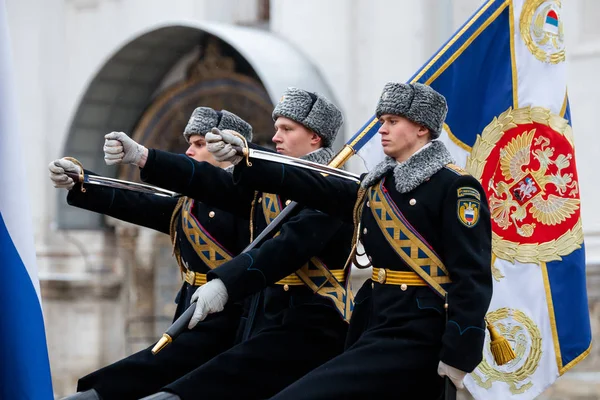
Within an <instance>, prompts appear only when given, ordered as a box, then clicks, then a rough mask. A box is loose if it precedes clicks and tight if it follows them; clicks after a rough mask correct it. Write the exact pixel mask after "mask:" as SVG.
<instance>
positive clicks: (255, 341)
mask: <svg viewBox="0 0 600 400" xmlns="http://www.w3.org/2000/svg"><path fill="white" fill-rule="evenodd" d="M317 297H318V296H316V295H314V294H312V292H310V293H309V290H308V289H307V288H304V287H302V288H294V287H292V288H290V291H289V292H283V290H282V289H281V288H272V287H270V288H267V289H266V294H265V299H263V300H261V301H260V306H259V307H260V308H259V310H257V312H256V313H255V315H251V317H253V318H254V321H253V328H252V332H251V334H250V335H249V337H248V338H247V339H246V340H245V341H244V342H242V343H240V344H237V345H236V346H234V347H232V348H231V349H230V350H228V351H226V352H224V353H222V354H220V355H218V356H217V357H215V358H213V359H212V360H210V361H209V362H207V363H205V364H203V365H202V366H201V367H199V368H197V369H196V370H194V371H192V372H190V373H188V374H187V375H185V376H184V377H182V378H180V379H178V380H176V381H175V382H173V383H171V384H170V385H168V386H166V387H165V388H164V390H165V391H168V392H171V393H175V394H177V395H178V396H179V397H181V398H182V399H183V400H189V399H211V400H217V399H244V400H252V399H265V398H268V397H270V396H272V395H274V394H276V393H277V392H279V391H280V390H282V389H283V388H285V387H286V386H288V385H289V384H291V383H292V382H294V381H296V380H297V379H299V378H300V377H302V376H303V375H305V374H306V373H308V372H309V371H311V370H312V369H314V368H316V367H318V366H319V365H321V364H323V363H325V362H327V361H328V360H330V359H331V358H333V357H335V356H337V355H338V354H340V353H341V352H342V351H343V347H344V340H345V337H346V332H347V328H348V324H347V323H346V322H345V321H343V320H342V318H341V317H340V315H339V314H338V312H337V311H336V310H335V309H334V308H333V307H332V306H330V305H326V303H327V301H324V300H323V299H322V298H320V297H319V298H317ZM251 312H252V311H251Z"/></svg>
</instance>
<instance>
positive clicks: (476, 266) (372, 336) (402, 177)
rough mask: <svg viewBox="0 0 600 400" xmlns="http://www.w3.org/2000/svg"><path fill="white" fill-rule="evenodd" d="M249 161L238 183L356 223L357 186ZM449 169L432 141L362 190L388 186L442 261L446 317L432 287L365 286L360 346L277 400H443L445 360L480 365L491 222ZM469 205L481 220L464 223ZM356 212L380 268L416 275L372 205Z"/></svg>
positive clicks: (462, 176) (388, 165)
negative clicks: (447, 279)
mask: <svg viewBox="0 0 600 400" xmlns="http://www.w3.org/2000/svg"><path fill="white" fill-rule="evenodd" d="M252 162H253V166H252V167H246V166H244V165H242V164H239V165H238V166H236V169H235V172H234V179H236V180H237V181H239V182H240V183H242V184H245V185H248V186H251V187H253V188H256V189H259V190H266V191H269V192H273V193H279V194H281V195H283V196H288V197H289V198H292V199H294V200H296V201H298V202H300V203H302V204H304V205H306V206H309V207H314V208H317V209H321V210H323V211H325V212H327V213H330V214H332V215H337V216H340V217H343V218H346V219H348V220H351V219H352V217H353V215H356V214H355V213H354V212H353V211H354V210H353V208H354V206H355V203H356V201H357V192H358V189H359V185H357V184H356V183H354V182H350V181H344V180H342V179H339V178H335V177H323V176H322V175H320V174H318V173H313V172H311V171H306V170H302V169H300V168H297V167H290V166H282V165H277V164H274V163H269V162H264V161H260V160H252ZM450 162H451V158H450V155H449V153H448V152H447V150H446V149H445V147H444V146H443V144H442V143H441V142H438V141H434V142H432V144H431V145H430V146H428V147H426V148H424V149H423V150H422V151H421V152H419V153H417V154H415V155H414V156H413V157H411V158H410V159H409V160H408V161H406V162H404V163H402V164H399V163H396V162H395V160H392V159H391V158H388V159H386V161H385V162H382V163H381V164H380V165H379V166H378V167H377V168H376V169H375V170H374V171H373V172H371V173H369V174H368V175H367V176H365V177H363V181H362V185H363V187H372V186H374V185H378V184H379V183H380V182H381V180H382V179H383V180H384V191H387V193H388V194H389V196H390V197H391V199H392V200H393V203H394V204H395V206H396V207H397V208H398V209H399V210H400V211H401V212H402V213H403V215H404V217H405V218H406V220H408V222H409V223H410V224H411V225H412V226H413V227H414V228H415V229H416V230H417V231H418V232H419V233H420V234H421V235H422V237H423V238H424V239H425V240H426V241H427V242H428V243H429V244H430V245H431V247H432V248H433V249H434V250H435V252H436V253H437V254H438V255H439V256H440V258H441V260H442V261H443V263H444V265H445V266H446V268H447V269H448V271H449V274H450V278H451V279H452V283H451V284H450V285H449V287H448V289H447V290H448V303H449V308H448V316H447V317H446V315H445V310H444V299H443V298H441V297H440V296H439V295H438V294H437V293H435V292H434V291H433V290H432V289H431V288H429V287H427V286H408V287H401V286H399V285H391V284H380V283H379V282H378V281H377V280H367V281H366V282H365V284H364V285H363V287H362V288H361V289H360V291H359V292H358V294H357V296H356V306H355V309H354V314H353V317H352V319H351V321H350V328H351V329H353V325H354V324H355V317H357V318H356V323H357V324H358V327H357V329H358V330H361V331H362V332H361V334H360V335H359V338H358V339H357V340H356V341H355V342H354V343H352V344H351V346H349V347H348V348H347V349H346V350H345V351H344V353H343V354H342V355H340V356H338V357H336V358H334V359H333V360H331V361H329V362H328V363H326V364H324V365H322V366H321V367H319V368H317V369H315V370H314V371H312V372H311V373H309V374H308V375H306V376H304V377H303V378H302V379H300V380H298V381H297V382H296V383H294V384H292V385H291V386H289V387H288V388H286V389H285V390H283V391H282V392H281V393H279V394H278V395H277V396H275V397H273V398H274V399H307V400H308V399H310V400H318V399H323V400H325V399H327V400H331V399H437V398H441V397H440V396H441V395H442V393H443V379H442V378H440V377H439V376H438V374H437V366H438V362H439V361H440V360H441V361H443V362H445V363H446V364H448V365H450V366H453V367H455V368H458V369H460V370H462V371H467V372H471V371H472V370H473V369H474V368H475V367H476V366H477V365H478V364H479V362H480V361H481V359H482V350H483V342H484V338H485V323H484V316H485V313H486V311H487V309H488V306H489V302H490V300H491V295H492V280H491V269H490V265H491V222H490V215H489V210H488V206H487V201H486V196H485V193H484V191H483V189H482V187H481V185H480V184H479V182H478V181H477V180H476V179H475V178H473V177H472V176H470V175H468V174H466V173H465V172H464V171H461V170H460V169H458V168H457V167H454V166H453V165H452V164H450ZM465 200H468V201H478V206H479V207H478V208H479V215H478V217H476V219H472V218H471V219H470V221H467V220H465V215H464V214H461V210H460V207H459V204H461V202H462V201H465ZM356 206H357V209H358V210H361V209H362V216H361V219H360V232H358V233H359V235H360V240H361V242H362V243H363V245H364V249H365V251H366V253H367V254H368V255H369V257H370V260H371V263H372V265H373V267H376V268H388V269H390V270H395V271H411V269H410V267H409V266H408V265H407V264H406V263H405V262H404V261H403V260H402V259H401V258H400V256H399V255H398V254H397V253H396V252H395V251H394V249H393V248H392V247H391V245H390V244H389V242H388V241H387V239H386V238H385V237H384V234H383V233H382V230H381V229H380V228H379V225H378V223H377V221H376V220H375V218H374V216H373V213H372V212H371V210H370V208H369V207H370V206H371V205H370V204H369V202H368V200H367V199H364V200H363V201H362V203H359V204H356ZM357 222H358V221H357ZM473 222H474V223H473ZM446 318H448V322H446ZM365 321H366V322H365Z"/></svg>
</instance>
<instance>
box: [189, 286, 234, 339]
mask: <svg viewBox="0 0 600 400" xmlns="http://www.w3.org/2000/svg"><path fill="white" fill-rule="evenodd" d="M228 298H229V295H228V294H227V288H226V287H225V284H224V283H223V281H222V280H220V279H213V280H212V281H208V282H206V283H205V284H204V285H202V286H200V287H199V288H198V289H196V291H195V292H194V294H193V295H192V302H194V301H195V302H196V310H195V311H194V315H193V316H192V319H191V320H190V323H189V325H188V328H189V329H193V328H194V327H195V326H196V324H197V323H198V322H200V321H204V318H206V317H207V315H208V314H213V313H216V312H220V311H223V309H224V308H225V304H227V299H228Z"/></svg>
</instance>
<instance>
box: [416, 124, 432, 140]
mask: <svg viewBox="0 0 600 400" xmlns="http://www.w3.org/2000/svg"><path fill="white" fill-rule="evenodd" d="M417 135H418V136H427V138H428V139H431V131H429V128H427V127H425V126H423V125H419V130H418V131H417Z"/></svg>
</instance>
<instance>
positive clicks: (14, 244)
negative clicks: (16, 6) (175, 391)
mask: <svg viewBox="0 0 600 400" xmlns="http://www.w3.org/2000/svg"><path fill="white" fill-rule="evenodd" d="M10 60H11V54H10V48H9V36H8V18H7V16H6V4H5V2H4V0H0V266H1V269H2V279H0V399H7V400H12V399H15V400H17V399H18V400H43V399H52V398H53V397H54V396H53V393H52V381H51V378H50V364H49V362H48V349H47V345H46V335H45V331H44V318H43V315H42V307H41V298H40V285H39V280H38V276H37V266H36V260H35V248H34V244H33V232H32V229H31V228H32V227H31V216H30V211H29V201H28V200H29V196H28V193H27V189H26V186H25V185H26V182H27V175H26V173H25V162H24V160H25V159H26V157H25V153H24V152H22V151H21V138H20V137H19V132H18V129H17V123H16V122H17V121H16V101H15V97H14V75H13V74H12V68H11V63H10Z"/></svg>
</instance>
